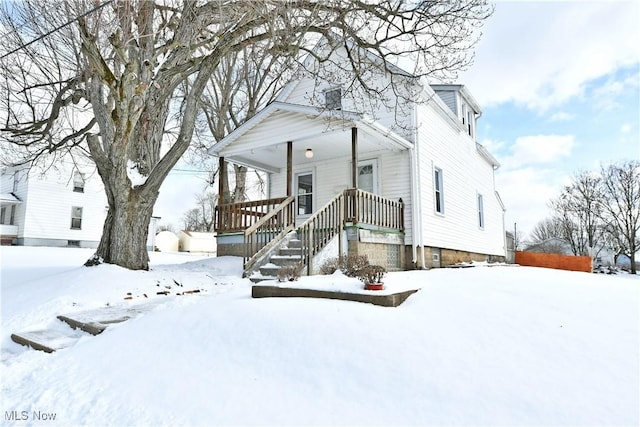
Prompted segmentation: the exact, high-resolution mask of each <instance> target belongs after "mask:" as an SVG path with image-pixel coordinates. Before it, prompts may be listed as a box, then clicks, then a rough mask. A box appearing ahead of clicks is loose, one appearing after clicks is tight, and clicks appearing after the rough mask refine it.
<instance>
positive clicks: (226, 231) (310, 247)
mask: <svg viewBox="0 0 640 427" xmlns="http://www.w3.org/2000/svg"><path fill="white" fill-rule="evenodd" d="M295 206H296V198H295V197H293V196H289V197H281V198H275V199H267V200H259V201H251V202H242V203H232V204H223V205H220V206H218V207H216V218H215V227H216V232H217V235H218V255H219V256H223V255H234V256H242V257H243V260H244V271H245V276H248V275H250V274H251V273H253V272H255V271H257V269H259V268H260V267H261V266H262V265H264V264H266V263H267V262H269V261H270V258H269V255H270V254H271V255H273V254H275V253H276V251H277V250H278V249H279V247H280V246H283V243H284V242H286V239H287V237H288V238H289V239H291V238H295V240H296V241H297V240H299V242H300V243H299V244H298V245H297V246H299V250H297V249H298V248H296V249H295V250H289V252H286V254H287V256H288V257H290V258H291V260H290V261H291V262H292V263H294V264H296V265H298V266H299V267H300V268H301V269H302V268H304V273H306V274H308V275H311V274H314V273H315V272H317V270H318V268H319V265H320V264H319V263H321V262H322V261H323V260H325V259H327V258H330V257H339V256H343V255H345V254H359V255H362V254H366V255H367V256H369V258H370V261H371V262H372V263H376V264H380V265H383V266H384V267H385V268H387V269H388V270H399V269H401V268H402V266H403V253H404V251H403V248H404V230H405V229H404V203H403V201H402V199H400V200H398V201H394V200H390V199H388V198H385V197H382V196H379V195H376V194H373V193H369V192H366V191H363V190H360V189H357V188H350V189H347V190H344V191H343V192H341V193H339V194H337V195H336V196H335V197H334V198H333V199H332V200H330V201H329V202H328V203H327V204H325V206H323V207H322V208H321V209H319V210H317V211H316V212H315V213H314V214H313V215H311V216H310V217H309V218H307V219H306V220H305V221H303V222H301V223H299V224H296V215H295V214H294V210H295ZM292 232H295V236H293V237H292V235H291V233H292ZM319 255H320V258H321V259H319V260H318V259H315V258H316V257H318V256H319ZM314 260H315V261H314Z"/></svg>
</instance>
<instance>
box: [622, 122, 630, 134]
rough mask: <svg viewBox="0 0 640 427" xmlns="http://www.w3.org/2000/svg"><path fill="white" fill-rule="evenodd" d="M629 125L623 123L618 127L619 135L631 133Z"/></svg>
mask: <svg viewBox="0 0 640 427" xmlns="http://www.w3.org/2000/svg"><path fill="white" fill-rule="evenodd" d="M631 127H632V126H631V124H630V123H625V124H623V125H622V126H620V133H629V132H631Z"/></svg>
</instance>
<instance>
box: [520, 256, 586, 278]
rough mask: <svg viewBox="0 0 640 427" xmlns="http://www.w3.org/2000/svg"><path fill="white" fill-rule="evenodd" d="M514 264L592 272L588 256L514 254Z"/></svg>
mask: <svg viewBox="0 0 640 427" xmlns="http://www.w3.org/2000/svg"><path fill="white" fill-rule="evenodd" d="M516 264H520V265H524V266H529V267H546V268H555V269H558V270H569V271H586V272H588V273H591V272H592V271H593V260H592V259H591V257H588V256H571V255H558V254H543V253H538V252H516Z"/></svg>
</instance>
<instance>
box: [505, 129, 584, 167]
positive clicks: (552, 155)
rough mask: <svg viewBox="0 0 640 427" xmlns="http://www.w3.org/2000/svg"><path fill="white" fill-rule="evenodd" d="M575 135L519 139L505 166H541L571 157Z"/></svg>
mask: <svg viewBox="0 0 640 427" xmlns="http://www.w3.org/2000/svg"><path fill="white" fill-rule="evenodd" d="M575 145H576V142H575V137H574V136H573V135H530V136H521V137H518V138H517V139H516V141H515V143H514V144H513V145H512V146H511V154H510V155H509V156H508V158H507V159H506V160H505V161H504V163H503V164H505V165H508V167H509V168H510V169H515V168H518V167H521V166H524V165H541V164H549V163H554V162H557V161H559V160H561V159H563V158H566V157H569V156H570V155H571V151H572V150H573V148H574V147H575Z"/></svg>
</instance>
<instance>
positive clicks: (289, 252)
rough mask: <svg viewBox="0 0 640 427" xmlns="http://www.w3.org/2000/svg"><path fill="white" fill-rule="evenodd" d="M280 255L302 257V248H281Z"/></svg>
mask: <svg viewBox="0 0 640 427" xmlns="http://www.w3.org/2000/svg"><path fill="white" fill-rule="evenodd" d="M280 255H282V256H286V255H297V256H302V248H281V249H280Z"/></svg>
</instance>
